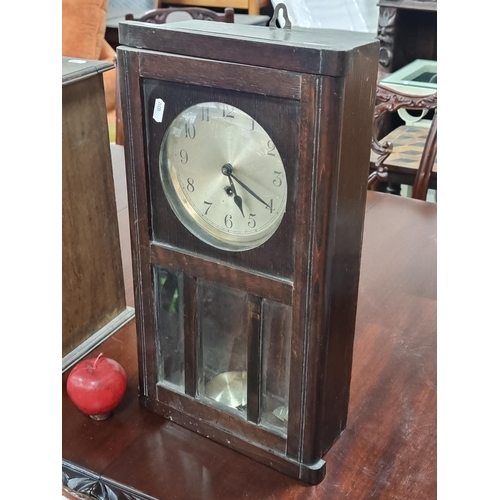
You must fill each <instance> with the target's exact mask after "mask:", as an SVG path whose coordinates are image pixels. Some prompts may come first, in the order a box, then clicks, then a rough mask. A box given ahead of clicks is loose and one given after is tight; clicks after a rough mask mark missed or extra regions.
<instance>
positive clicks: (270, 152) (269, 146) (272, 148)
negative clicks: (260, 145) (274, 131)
mask: <svg viewBox="0 0 500 500" xmlns="http://www.w3.org/2000/svg"><path fill="white" fill-rule="evenodd" d="M267 149H268V152H267V156H276V154H275V153H274V151H275V150H276V146H275V145H274V144H273V141H270V140H269V141H267Z"/></svg>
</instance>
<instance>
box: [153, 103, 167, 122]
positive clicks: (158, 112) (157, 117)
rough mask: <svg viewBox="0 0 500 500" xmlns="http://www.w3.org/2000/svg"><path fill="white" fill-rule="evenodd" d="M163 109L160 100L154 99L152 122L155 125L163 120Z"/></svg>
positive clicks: (163, 104)
mask: <svg viewBox="0 0 500 500" xmlns="http://www.w3.org/2000/svg"><path fill="white" fill-rule="evenodd" d="M164 109H165V103H164V102H163V100H162V99H155V109H154V111H153V120H154V121H155V122H157V123H161V121H162V120H163V110H164Z"/></svg>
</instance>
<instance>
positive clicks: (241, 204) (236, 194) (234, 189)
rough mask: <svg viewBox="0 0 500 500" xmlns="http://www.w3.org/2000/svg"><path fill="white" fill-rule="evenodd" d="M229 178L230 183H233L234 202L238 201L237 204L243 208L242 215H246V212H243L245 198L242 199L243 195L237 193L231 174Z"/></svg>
mask: <svg viewBox="0 0 500 500" xmlns="http://www.w3.org/2000/svg"><path fill="white" fill-rule="evenodd" d="M228 178H229V184H231V189H232V190H233V193H234V202H235V203H236V206H237V207H238V208H239V209H240V210H241V215H243V217H245V214H244V213H243V200H242V199H241V196H238V193H236V187H235V186H234V182H233V179H231V175H228Z"/></svg>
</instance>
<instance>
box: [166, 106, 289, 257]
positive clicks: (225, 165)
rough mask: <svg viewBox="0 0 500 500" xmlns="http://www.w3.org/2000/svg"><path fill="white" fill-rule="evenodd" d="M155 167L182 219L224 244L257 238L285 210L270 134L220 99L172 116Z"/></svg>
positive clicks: (238, 246)
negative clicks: (158, 165)
mask: <svg viewBox="0 0 500 500" xmlns="http://www.w3.org/2000/svg"><path fill="white" fill-rule="evenodd" d="M160 174H161V180H162V184H163V189H164V192H165V195H166V197H167V199H168V201H169V203H170V206H171V208H172V210H173V211H174V212H175V214H176V215H177V217H178V218H179V219H180V221H181V222H182V223H183V224H184V226H185V227H186V228H187V229H188V230H189V231H191V232H192V233H193V234H194V235H195V236H197V237H198V238H199V239H201V240H202V241H204V242H206V243H208V244H210V245H212V246H214V247H217V248H221V249H223V250H232V251H243V250H249V249H251V248H255V247H257V246H259V245H261V244H262V243H264V242H265V241H266V240H268V239H269V238H270V237H271V236H272V235H273V234H274V233H275V231H276V230H277V229H278V227H279V225H280V223H281V220H282V218H283V215H284V213H285V208H286V198H287V181H286V174H285V169H284V167H283V161H282V159H281V156H280V154H279V152H278V150H277V148H276V146H275V144H274V143H273V141H272V139H271V137H270V136H269V135H268V133H267V132H266V131H265V130H264V129H263V128H262V126H261V125H260V124H259V123H258V122H257V121H256V120H255V119H253V118H252V117H251V116H249V115H248V114H247V113H245V112H243V111H241V110H240V109H238V108H235V107H233V106H230V105H227V104H224V103H221V102H203V103H200V104H196V105H194V106H191V107H189V108H187V109H185V110H184V111H183V112H182V113H180V114H179V115H178V116H177V117H176V118H175V119H174V120H173V122H172V123H171V124H170V126H169V127H168V129H167V131H166V133H165V137H164V138H163V141H162V144H161V148H160Z"/></svg>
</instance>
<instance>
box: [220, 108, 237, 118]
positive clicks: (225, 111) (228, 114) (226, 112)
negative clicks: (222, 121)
mask: <svg viewBox="0 0 500 500" xmlns="http://www.w3.org/2000/svg"><path fill="white" fill-rule="evenodd" d="M233 111H234V108H232V107H231V106H224V108H222V117H223V118H234V114H233Z"/></svg>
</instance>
